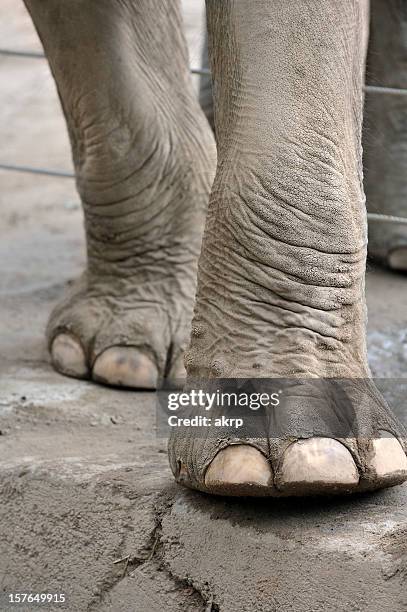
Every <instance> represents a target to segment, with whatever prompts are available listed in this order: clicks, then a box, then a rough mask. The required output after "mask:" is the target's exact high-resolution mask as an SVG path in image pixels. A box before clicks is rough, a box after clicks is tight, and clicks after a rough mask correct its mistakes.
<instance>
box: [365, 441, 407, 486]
mask: <svg viewBox="0 0 407 612" xmlns="http://www.w3.org/2000/svg"><path fill="white" fill-rule="evenodd" d="M372 451H373V452H372V457H371V459H370V462H369V463H370V467H371V469H372V471H373V473H374V475H375V476H376V477H377V478H380V479H385V480H386V479H389V480H393V479H395V480H396V481H399V480H400V481H403V480H405V479H406V478H407V457H406V454H405V452H404V450H403V448H402V446H401V444H400V442H399V441H398V440H397V438H395V437H394V436H393V435H391V434H390V433H388V432H386V431H380V432H379V435H378V437H376V438H375V439H374V440H373V442H372Z"/></svg>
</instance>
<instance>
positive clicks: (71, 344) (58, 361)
mask: <svg viewBox="0 0 407 612" xmlns="http://www.w3.org/2000/svg"><path fill="white" fill-rule="evenodd" d="M51 358H52V363H53V364H54V366H55V368H56V369H57V370H58V372H61V373H62V374H66V375H67V376H74V377H75V378H87V377H88V375H89V369H88V366H87V364H86V359H85V354H84V351H83V349H82V347H81V345H80V343H79V341H78V340H76V339H75V338H74V337H73V336H71V335H70V334H59V335H58V336H56V338H55V339H54V340H53V342H52V345H51Z"/></svg>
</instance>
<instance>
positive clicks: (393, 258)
mask: <svg viewBox="0 0 407 612" xmlns="http://www.w3.org/2000/svg"><path fill="white" fill-rule="evenodd" d="M387 263H388V266H389V268H391V269H392V270H395V271H396V272H407V246H404V247H398V248H395V249H392V250H391V251H390V253H389V254H388V257H387Z"/></svg>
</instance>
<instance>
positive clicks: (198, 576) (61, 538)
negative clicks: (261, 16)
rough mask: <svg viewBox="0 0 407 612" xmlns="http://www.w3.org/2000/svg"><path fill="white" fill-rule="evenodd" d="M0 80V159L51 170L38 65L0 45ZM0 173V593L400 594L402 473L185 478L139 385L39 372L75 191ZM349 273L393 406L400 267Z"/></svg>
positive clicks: (91, 603)
mask: <svg viewBox="0 0 407 612" xmlns="http://www.w3.org/2000/svg"><path fill="white" fill-rule="evenodd" d="M197 5H199V6H200V3H195V4H191V2H190V1H189V3H188V15H187V17H188V20H189V23H190V24H191V25H192V23H193V21H194V14H195V12H196V9H197ZM0 16H1V17H3V19H1V20H0V21H1V24H2V25H1V27H0V32H1V41H2V43H1V44H2V46H4V47H6V46H8V47H13V48H19V49H35V48H38V47H39V46H38V41H37V39H36V36H35V33H34V32H33V29H32V26H31V24H30V22H29V21H28V20H27V18H26V16H25V13H24V9H23V7H22V5H21V4H20V3H16V2H15V0H2V5H1V8H0ZM188 33H189V38H190V40H191V41H192V42H194V43H196V42H197V40H198V39H199V34H198V33H197V31H196V30H194V29H193V28H192V27H189V30H188ZM198 59H199V53H197V52H196V54H195V58H193V63H194V64H195V65H196V64H197V63H198ZM0 81H1V108H2V114H1V118H0V140H1V142H2V143H5V145H6V146H3V147H2V152H1V160H0V162H7V161H9V162H18V163H21V164H31V165H44V166H48V167H53V168H60V169H67V170H69V169H70V160H69V148H68V143H67V139H66V136H65V128H64V124H63V121H62V118H61V115H60V111H59V106H58V102H57V98H56V95H55V91H54V87H53V83H52V80H51V78H50V76H49V73H48V69H47V66H46V64H45V63H44V62H42V61H40V60H21V59H19V60H17V59H12V58H2V57H0ZM0 181H1V191H0V198H1V211H2V215H1V218H0V237H1V240H0V261H1V285H0V343H1V344H0V349H1V351H0V488H1V501H0V585H1V589H0V593H1V591H3V595H1V594H0V610H1V611H3V610H8V609H15V607H11V608H9V606H8V605H7V603H6V601H7V600H6V599H5V594H6V593H8V592H10V591H20V592H21V591H24V592H26V591H34V592H36V591H38V590H39V591H42V592H52V593H54V592H55V593H57V592H59V593H61V592H62V593H65V594H66V596H67V605H66V607H65V608H66V609H68V610H72V611H77V610H78V611H82V610H102V611H103V610H111V611H114V612H116V611H126V612H127V611H136V612H147V611H150V610H151V611H155V610H157V611H161V610H164V609H165V610H168V611H169V612H172V611H174V612H175V611H188V610H191V611H194V612H195V611H196V612H198V611H199V612H204V611H205V612H209V611H211V610H212V611H215V610H221V612H242V611H246V610H247V611H252V610H253V611H254V612H268V611H274V610H279V611H282V612H285V611H296V612H297V611H298V612H300V611H301V612H302V611H304V610H307V611H308V610H312V611H319V610H321V611H322V610H323V611H342V610H355V611H369V612H376V611H377V612H378V611H379V610H380V611H381V610H392V611H393V612H399V611H400V612H401V611H402V610H405V609H406V608H407V505H406V502H407V487H406V486H403V487H398V488H396V489H393V490H390V491H384V492H381V493H378V494H375V495H368V496H364V497H358V498H356V499H340V500H334V501H325V502H323V503H316V502H315V501H305V502H304V501H295V502H290V501H284V502H281V501H273V502H269V501H260V502H259V501H238V500H233V501H228V500H223V499H214V498H209V497H207V496H205V495H201V494H197V493H193V492H187V491H184V490H182V489H180V488H179V487H177V486H176V485H175V484H174V483H173V481H172V477H171V475H170V472H169V469H168V466H167V459H166V450H165V449H166V443H165V440H158V439H157V438H156V435H155V431H154V425H155V412H154V402H155V398H154V395H153V394H143V393H137V394H136V393H130V392H118V391H113V390H110V389H106V388H102V387H97V386H95V385H93V384H90V383H86V382H79V381H75V380H70V379H68V378H63V377H62V376H59V375H58V374H56V373H55V372H53V370H52V369H51V367H50V365H49V361H48V356H47V353H46V350H45V345H44V326H45V323H46V320H47V315H48V313H49V311H50V309H51V307H52V306H53V304H54V303H55V302H56V301H57V300H58V299H59V297H60V295H61V292H62V290H63V288H64V286H65V285H66V284H67V283H69V282H70V280H71V279H73V278H75V276H76V275H77V274H78V273H79V271H80V270H81V268H82V266H83V263H84V243H83V235H82V229H81V225H82V219H81V211H80V207H79V203H78V198H77V196H76V193H75V190H74V185H73V183H72V181H69V180H59V179H48V178H43V177H33V176H30V175H23V174H12V173H5V172H0ZM367 289H368V301H369V309H370V321H369V351H370V360H371V365H372V368H373V371H374V374H375V375H376V376H379V377H386V378H387V379H388V380H387V381H385V387H386V392H387V394H388V396H389V397H390V398H392V399H393V400H394V401H395V405H396V407H397V410H398V412H399V413H400V415H403V414H404V411H405V408H404V401H405V390H406V386H407V383H406V381H404V384H401V383H400V382H399V383H398V384H396V382H395V381H394V380H390V379H391V378H393V379H395V378H407V375H406V372H407V309H406V307H405V304H406V297H405V296H406V289H407V278H405V277H404V278H403V277H401V276H397V275H392V274H389V273H387V272H384V271H381V270H373V269H370V268H369V271H368V275H367ZM382 384H384V383H382ZM404 420H405V419H404ZM120 559H123V561H120V562H118V563H115V561H118V560H120ZM1 597H3V600H1ZM20 609H21V608H20ZM30 609H33V608H32V606H31V608H30ZM48 609H49V608H48ZM53 609H57V608H56V607H54V608H53Z"/></svg>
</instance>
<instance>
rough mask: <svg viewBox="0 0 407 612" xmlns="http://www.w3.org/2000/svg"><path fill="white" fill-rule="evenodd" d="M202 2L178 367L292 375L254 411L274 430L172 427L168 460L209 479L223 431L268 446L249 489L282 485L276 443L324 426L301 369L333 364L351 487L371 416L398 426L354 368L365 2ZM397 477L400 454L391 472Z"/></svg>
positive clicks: (178, 471) (361, 360)
mask: <svg viewBox="0 0 407 612" xmlns="http://www.w3.org/2000/svg"><path fill="white" fill-rule="evenodd" d="M207 8H208V20H209V54H210V59H211V62H212V70H213V74H214V83H215V87H214V92H215V98H214V102H215V126H216V135H217V144H218V167H217V173H216V177H215V181H214V186H213V189H212V194H211V199H210V204H209V210H208V216H207V222H206V229H205V234H204V241H203V246H202V252H201V256H200V260H199V273H198V290H197V297H196V305H195V311H194V319H193V323H192V341H191V346H190V349H189V351H188V353H187V355H186V366H187V372H188V375H189V378H190V380H191V381H193V380H196V379H198V380H199V379H208V378H255V377H265V378H268V377H270V378H273V377H275V378H298V379H299V381H298V388H297V387H296V386H295V383H293V385H294V391H293V392H292V395H293V398H292V401H290V403H289V410H287V413H284V414H283V415H280V416H275V411H274V413H273V416H271V415H269V417H270V418H271V422H272V423H273V424H274V425H275V421H276V420H277V427H274V431H273V433H271V431H270V430H268V428H267V426H265V427H264V431H263V437H258V438H257V437H256V438H255V439H249V440H247V439H246V440H239V438H238V437H236V435H235V434H234V433H233V432H231V431H223V432H222V435H219V436H218V437H216V438H215V437H214V436H205V435H204V436H203V435H202V434H200V435H199V434H198V435H194V434H193V433H191V434H189V433H188V434H187V435H186V434H185V431H182V432H181V433H179V432H176V433H174V435H173V437H172V440H171V441H170V461H171V465H172V469H173V471H174V473H175V475H176V477H177V478H178V479H179V480H180V481H182V482H183V483H184V484H187V485H188V486H193V487H196V488H199V489H202V490H210V488H208V487H207V486H206V484H205V471H206V470H207V468H208V466H209V465H210V463H211V461H212V460H213V459H214V457H215V456H216V455H217V453H218V452H219V451H220V450H221V449H224V448H225V447H227V446H228V445H229V444H231V443H239V442H243V443H244V442H246V443H250V444H252V445H254V446H256V448H258V449H259V451H260V452H261V453H262V454H263V455H264V456H266V457H267V458H268V459H269V461H270V464H271V465H272V468H273V472H274V475H275V478H274V480H275V482H276V483H279V485H280V486H279V489H280V491H278V490H275V489H272V488H271V487H270V488H269V489H268V490H267V491H264V490H263V494H268V495H279V494H281V491H282V490H283V489H284V478H282V477H281V475H280V472H281V464H282V460H283V456H284V453H285V451H286V450H287V448H288V446H289V445H290V444H292V443H293V442H295V440H296V439H299V438H308V437H311V436H312V435H319V436H322V437H326V438H330V437H338V436H335V432H334V431H331V430H330V428H329V425H326V420H324V419H323V418H322V419H321V423H319V417H320V413H319V412H318V410H319V408H318V409H317V412H318V415H319V416H318V419H317V420H318V426H315V427H314V430H313V426H314V425H315V423H314V422H313V419H314V416H315V410H316V406H318V405H319V404H318V402H319V403H321V397H319V396H314V395H313V387H312V383H307V382H306V381H307V379H310V378H311V379H312V378H336V379H342V380H343V379H344V380H348V382H345V386H346V388H347V391H348V393H349V395H350V397H351V398H352V404H353V407H354V414H353V417H352V424H351V423H350V424H349V428H348V430H347V431H348V434H349V435H348V437H347V439H340V442H341V443H342V444H344V445H345V446H346V447H347V449H348V450H349V452H350V454H351V456H352V458H353V460H354V462H355V465H356V466H357V468H358V471H359V474H360V482H359V485H358V487H357V488H358V489H365V488H375V487H380V486H384V479H382V478H380V477H379V476H378V475H375V474H374V470H373V469H372V456H373V454H374V452H373V446H372V444H373V439H374V438H377V437H378V436H379V435H380V434H379V431H380V430H384V431H386V432H390V433H392V434H393V435H394V436H395V437H396V438H399V439H400V442H401V443H402V444H403V440H402V438H403V432H402V428H401V426H399V424H398V423H397V422H396V420H395V419H393V417H392V416H391V415H390V414H389V411H388V408H387V406H386V405H385V403H384V400H383V399H382V398H381V397H380V395H379V394H378V392H377V390H376V389H375V387H374V385H373V383H370V382H364V379H367V378H368V377H369V368H368V364H367V357H366V346H365V325H366V308H365V296H364V273H365V263H366V244H367V235H366V213H365V197H364V193H363V184H362V182H363V172H362V149H361V128H362V114H363V113H362V106H363V96H362V84H363V78H364V58H365V52H366V44H367V33H368V3H367V2H356V1H352V2H346V3H337V2H331V1H327V2H324V3H323V4H322V3H320V2H302V1H301V2H298V1H295V2H294V1H289V2H287V1H284V2H282V1H276V2H272V3H270V2H266V1H260V2H256V3H255V5H254V6H253V7H252V9H251V10H250V11H247V4H246V2H244V1H243V0H235V1H233V2H232V1H229V2H223V3H218V2H216V1H215V0H208V2H207ZM283 24H284V25H283ZM221 33H222V34H221ZM219 40H222V44H221V45H219ZM282 101H284V103H283V102H282ZM300 379H301V380H300ZM322 410H323V411H325V410H326V411H328V412H329V411H330V410H331V411H332V413H334V411H335V403H334V402H333V401H332V400H330V398H329V397H328V398H326V402H325V403H324V404H323V408H322ZM343 418H344V419H346V418H347V415H343ZM314 432H315V433H314ZM316 432H317V433H316ZM301 434H302V435H301ZM395 444H396V446H397V442H395ZM260 459H261V458H259V461H260ZM403 465H404V461H403ZM332 467H333V469H334V467H335V466H332ZM396 471H397V470H396ZM406 475H407V474H406V469H405V466H404V467H403V469H400V471H398V473H397V474H396V473H394V478H393V479H390V480H391V484H395V483H396V482H400V481H401V480H404V479H405V478H406ZM304 486H305V485H304ZM242 490H243V488H242ZM302 491H303V486H302V485H301V486H299V487H298V492H302ZM218 492H219V491H218ZM224 492H225V493H231V490H230V488H229V489H228V487H227V486H225V487H224ZM246 492H247V491H246V490H245V493H246ZM317 492H318V491H317ZM332 492H335V490H332ZM235 494H238V492H237V493H235Z"/></svg>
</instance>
